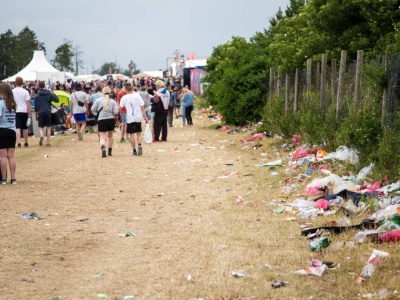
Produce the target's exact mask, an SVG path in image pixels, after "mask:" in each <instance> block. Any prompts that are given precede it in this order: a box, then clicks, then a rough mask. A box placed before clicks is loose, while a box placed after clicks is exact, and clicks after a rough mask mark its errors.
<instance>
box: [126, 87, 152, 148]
mask: <svg viewBox="0 0 400 300" xmlns="http://www.w3.org/2000/svg"><path fill="white" fill-rule="evenodd" d="M124 88H125V91H126V95H125V96H123V97H122V98H121V103H120V106H121V107H126V123H127V127H126V132H127V133H129V134H130V141H131V146H132V150H133V152H132V155H133V156H140V155H142V154H143V148H142V141H143V138H142V121H143V120H145V121H146V123H147V122H148V119H147V116H146V111H145V110H144V102H143V99H142V97H140V94H139V93H138V92H137V88H136V87H132V84H131V83H129V82H127V83H125V85H124ZM136 137H137V144H138V147H137V151H136V141H135V138H136Z"/></svg>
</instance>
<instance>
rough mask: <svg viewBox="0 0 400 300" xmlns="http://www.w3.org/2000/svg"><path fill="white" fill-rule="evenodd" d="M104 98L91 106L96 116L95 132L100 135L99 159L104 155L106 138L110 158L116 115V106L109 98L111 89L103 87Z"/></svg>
mask: <svg viewBox="0 0 400 300" xmlns="http://www.w3.org/2000/svg"><path fill="white" fill-rule="evenodd" d="M102 92H103V94H104V96H103V97H102V98H98V99H97V101H96V102H95V103H94V104H93V105H92V112H93V113H95V114H97V116H98V119H97V130H98V132H99V135H100V148H101V157H107V155H106V147H105V143H106V137H107V143H108V156H112V148H113V143H114V140H113V133H114V128H115V116H116V115H117V114H118V106H117V103H116V102H115V100H114V99H111V98H110V93H111V89H110V88H109V87H108V86H105V87H104V88H103V90H102Z"/></svg>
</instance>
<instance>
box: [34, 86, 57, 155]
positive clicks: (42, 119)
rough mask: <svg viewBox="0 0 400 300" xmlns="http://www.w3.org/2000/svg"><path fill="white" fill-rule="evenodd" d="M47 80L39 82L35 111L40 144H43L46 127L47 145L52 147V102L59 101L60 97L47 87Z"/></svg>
mask: <svg viewBox="0 0 400 300" xmlns="http://www.w3.org/2000/svg"><path fill="white" fill-rule="evenodd" d="M45 86H46V85H45V82H44V81H40V82H39V93H38V94H37V95H36V96H35V111H36V113H37V117H36V118H37V120H38V121H39V133H40V140H39V145H40V146H42V145H43V139H44V138H43V128H44V127H46V146H47V147H50V136H51V102H59V100H58V97H57V96H56V95H55V94H53V93H51V92H50V91H49V90H46V89H45Z"/></svg>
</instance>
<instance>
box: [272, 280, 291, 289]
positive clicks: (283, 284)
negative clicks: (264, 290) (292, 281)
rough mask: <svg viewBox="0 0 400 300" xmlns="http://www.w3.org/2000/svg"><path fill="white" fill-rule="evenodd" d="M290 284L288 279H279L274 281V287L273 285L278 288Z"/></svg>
mask: <svg viewBox="0 0 400 300" xmlns="http://www.w3.org/2000/svg"><path fill="white" fill-rule="evenodd" d="M288 284H289V282H288V281H277V282H274V283H272V287H273V288H274V289H277V288H280V287H283V286H286V285H288Z"/></svg>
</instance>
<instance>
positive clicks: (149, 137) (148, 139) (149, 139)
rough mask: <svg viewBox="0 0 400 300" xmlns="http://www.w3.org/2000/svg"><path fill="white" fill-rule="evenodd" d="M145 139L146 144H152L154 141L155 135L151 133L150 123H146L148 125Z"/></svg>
mask: <svg viewBox="0 0 400 300" xmlns="http://www.w3.org/2000/svg"><path fill="white" fill-rule="evenodd" d="M143 140H144V142H145V143H146V144H151V143H152V142H153V136H152V134H151V128H150V124H146V127H145V129H144V136H143Z"/></svg>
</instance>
